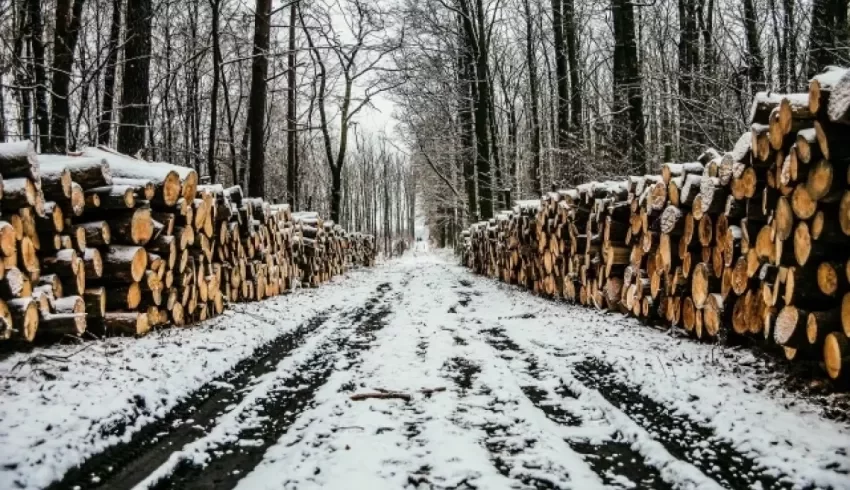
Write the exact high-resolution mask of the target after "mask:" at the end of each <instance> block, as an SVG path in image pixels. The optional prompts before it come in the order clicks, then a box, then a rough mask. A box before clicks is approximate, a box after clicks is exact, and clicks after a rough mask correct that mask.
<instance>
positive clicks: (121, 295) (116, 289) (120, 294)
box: [106, 282, 142, 310]
mask: <svg viewBox="0 0 850 490" xmlns="http://www.w3.org/2000/svg"><path fill="white" fill-rule="evenodd" d="M141 302H142V287H141V285H140V284H139V283H137V282H133V283H130V284H124V285H110V286H109V287H108V290H107V291H106V309H107V310H133V309H136V308H138V306H139V304H141Z"/></svg>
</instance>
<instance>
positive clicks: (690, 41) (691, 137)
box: [679, 0, 700, 155]
mask: <svg viewBox="0 0 850 490" xmlns="http://www.w3.org/2000/svg"><path fill="white" fill-rule="evenodd" d="M695 2H696V0H679V121H680V132H679V133H680V137H681V143H680V148H679V151H680V153H681V154H683V155H686V154H690V153H692V152H693V151H695V144H696V142H697V140H698V135H697V131H696V128H695V125H694V124H693V120H694V118H695V117H696V115H695V114H696V107H697V106H698V105H699V104H696V103H695V101H694V99H695V98H696V90H695V85H696V69H697V66H698V65H699V48H700V46H699V32H698V31H697V12H696V6H695Z"/></svg>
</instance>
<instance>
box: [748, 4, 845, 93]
mask: <svg viewBox="0 0 850 490" xmlns="http://www.w3.org/2000/svg"><path fill="white" fill-rule="evenodd" d="M745 1H750V0H745ZM835 3H836V0H813V1H812V22H811V29H810V31H809V77H810V78H811V77H813V76H815V75H817V74H818V73H820V72H821V71H823V69H824V68H826V67H827V66H829V65H831V64H833V62H834V56H833V53H832V50H833V39H834V36H835V29H836V26H835V17H834V16H833V9H832V6H833V4H835Z"/></svg>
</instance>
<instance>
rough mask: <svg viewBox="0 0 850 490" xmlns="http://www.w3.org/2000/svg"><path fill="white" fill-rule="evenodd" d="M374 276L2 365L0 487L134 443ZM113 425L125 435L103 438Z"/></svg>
mask: <svg viewBox="0 0 850 490" xmlns="http://www.w3.org/2000/svg"><path fill="white" fill-rule="evenodd" d="M374 275H375V271H366V270H359V271H354V272H350V273H349V274H347V275H346V277H340V278H337V279H336V280H334V281H333V282H332V283H331V284H328V285H325V286H322V287H321V288H318V289H305V290H299V291H297V292H296V293H295V294H292V295H288V296H279V297H277V298H273V299H270V300H266V301H264V302H262V303H253V304H241V305H235V306H234V307H233V308H232V309H230V310H227V311H226V312H225V313H224V314H223V315H221V316H219V317H217V318H215V319H213V320H211V321H208V322H205V323H204V324H203V325H201V326H198V327H192V328H182V329H179V328H172V329H167V330H161V331H158V332H154V333H152V334H151V335H148V336H147V337H144V338H141V339H131V338H109V339H104V340H102V341H97V342H85V343H83V344H81V345H69V346H51V347H45V348H36V349H35V350H34V351H33V352H32V353H17V354H13V355H11V356H9V357H7V358H5V359H2V361H0V420H3V423H2V424H0V461H3V463H4V464H3V465H2V466H0V481H2V482H15V485H16V486H17V487H19V488H23V489H32V488H43V487H45V486H46V485H48V484H49V483H51V482H52V481H54V480H56V479H58V478H59V477H61V476H62V475H63V474H64V473H65V472H66V471H67V470H68V469H70V468H73V467H75V466H77V465H79V464H80V463H81V462H82V461H83V460H85V459H86V458H87V457H88V456H91V455H93V454H96V453H97V452H99V451H101V450H103V449H105V448H107V447H109V446H111V445H114V444H115V443H117V442H118V441H128V440H129V439H130V437H131V435H132V434H133V433H135V432H137V431H138V430H139V429H140V428H141V427H142V426H144V425H145V424H148V423H150V422H151V421H152V420H155V419H158V418H161V417H162V416H163V415H164V414H166V413H167V412H168V410H169V409H170V408H172V407H173V406H174V405H175V404H176V403H177V402H178V401H180V400H181V399H182V398H184V397H186V396H187V395H188V394H189V393H191V392H193V391H194V390H196V389H197V388H199V387H200V386H202V385H203V384H204V383H206V382H209V381H211V380H213V379H214V378H216V377H217V376H218V375H220V374H222V373H224V372H226V371H228V370H229V369H230V368H232V367H233V366H235V365H236V363H237V362H239V361H240V360H242V359H243V358H245V357H247V356H249V355H250V354H251V352H253V351H254V350H255V349H256V348H257V347H259V346H260V345H262V344H264V343H266V342H268V341H270V340H272V339H274V338H275V337H277V336H279V335H280V334H282V333H284V332H287V331H290V330H292V329H294V328H295V327H296V326H298V325H299V324H300V323H301V322H303V321H304V320H306V319H308V318H310V317H311V316H313V315H314V314H315V313H316V312H318V311H321V310H322V309H324V305H326V304H329V303H333V304H336V305H348V304H358V303H359V302H362V301H363V300H364V299H365V298H366V297H367V295H368V294H370V293H371V292H372V289H373V288H374V286H373V284H372V283H371V282H369V281H367V280H366V279H367V278H369V277H371V276H374ZM370 286H372V288H370ZM45 356H52V358H48V357H45ZM65 356H67V359H65V360H62V359H61V358H62V357H65ZM123 425H127V427H126V428H123V429H121V427H122V426H123ZM115 429H119V433H118V434H116V435H108V436H104V435H103V434H104V433H109V432H112V431H113V430H115ZM2 486H3V485H2V484H0V487H2Z"/></svg>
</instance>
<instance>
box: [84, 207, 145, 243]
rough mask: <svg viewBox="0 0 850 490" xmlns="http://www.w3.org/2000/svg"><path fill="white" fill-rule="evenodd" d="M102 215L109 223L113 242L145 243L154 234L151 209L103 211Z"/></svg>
mask: <svg viewBox="0 0 850 490" xmlns="http://www.w3.org/2000/svg"><path fill="white" fill-rule="evenodd" d="M100 215H101V216H102V217H103V219H105V220H106V222H107V223H109V230H110V238H111V240H110V241H111V243H114V244H124V245H144V244H146V243H147V242H148V241H149V240H150V239H151V237H152V236H153V231H154V226H153V219H152V218H151V210H150V209H145V208H139V209H133V210H127V211H110V212H108V213H103V212H101V213H100ZM86 216H88V213H86ZM93 217H94V216H93Z"/></svg>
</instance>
